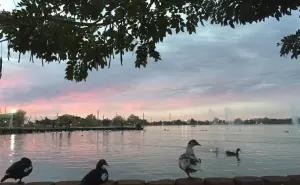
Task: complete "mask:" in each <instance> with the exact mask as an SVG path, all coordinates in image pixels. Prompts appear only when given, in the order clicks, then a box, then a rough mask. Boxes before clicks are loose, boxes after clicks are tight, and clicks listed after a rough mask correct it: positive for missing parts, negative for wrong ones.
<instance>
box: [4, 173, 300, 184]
mask: <svg viewBox="0 0 300 185" xmlns="http://www.w3.org/2000/svg"><path fill="white" fill-rule="evenodd" d="M17 182H18V181H13V182H4V183H1V184H0V185H19V184H17ZM23 185H80V181H58V182H30V183H26V184H23ZM102 185H300V175H289V176H263V177H255V176H240V177H234V178H225V177H211V178H205V179H202V178H191V179H190V178H178V179H176V180H173V179H162V180H155V181H148V182H146V181H144V180H139V179H126V180H117V181H113V180H109V181H107V182H106V183H104V184H102Z"/></svg>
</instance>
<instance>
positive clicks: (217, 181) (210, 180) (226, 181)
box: [204, 177, 235, 185]
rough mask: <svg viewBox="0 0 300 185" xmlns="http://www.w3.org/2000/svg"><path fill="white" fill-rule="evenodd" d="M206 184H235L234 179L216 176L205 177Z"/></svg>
mask: <svg viewBox="0 0 300 185" xmlns="http://www.w3.org/2000/svg"><path fill="white" fill-rule="evenodd" d="M204 184H205V185H235V184H234V181H233V179H229V178H223V177H216V178H206V179H204Z"/></svg>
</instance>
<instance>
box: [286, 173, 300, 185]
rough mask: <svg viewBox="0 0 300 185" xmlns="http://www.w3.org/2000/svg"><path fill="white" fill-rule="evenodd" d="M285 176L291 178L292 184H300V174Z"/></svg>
mask: <svg viewBox="0 0 300 185" xmlns="http://www.w3.org/2000/svg"><path fill="white" fill-rule="evenodd" d="M287 177H288V178H289V179H290V180H291V182H292V185H299V184H300V175H289V176H287Z"/></svg>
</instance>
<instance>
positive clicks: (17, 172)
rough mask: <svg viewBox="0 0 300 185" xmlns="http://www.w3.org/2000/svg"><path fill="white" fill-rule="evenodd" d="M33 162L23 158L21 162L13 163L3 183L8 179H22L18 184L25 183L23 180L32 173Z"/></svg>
mask: <svg viewBox="0 0 300 185" xmlns="http://www.w3.org/2000/svg"><path fill="white" fill-rule="evenodd" d="M32 169H33V167H32V162H31V160H30V159H28V158H26V157H23V158H22V159H21V160H20V161H17V162H15V163H13V164H12V165H11V166H10V167H9V168H8V169H7V170H6V172H5V175H4V177H3V178H2V179H1V182H4V181H5V180H6V179H15V180H17V179H20V180H19V182H18V183H20V184H21V183H23V182H22V178H24V177H26V176H28V175H29V174H30V173H31V172H32Z"/></svg>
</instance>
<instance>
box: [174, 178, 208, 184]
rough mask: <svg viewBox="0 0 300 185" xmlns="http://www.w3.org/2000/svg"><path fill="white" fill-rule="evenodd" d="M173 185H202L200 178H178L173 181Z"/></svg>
mask: <svg viewBox="0 0 300 185" xmlns="http://www.w3.org/2000/svg"><path fill="white" fill-rule="evenodd" d="M175 185H204V181H203V179H201V178H192V179H190V178H180V179H176V180H175Z"/></svg>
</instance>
